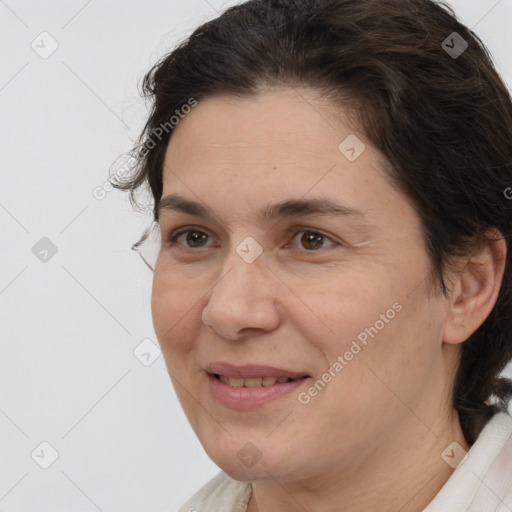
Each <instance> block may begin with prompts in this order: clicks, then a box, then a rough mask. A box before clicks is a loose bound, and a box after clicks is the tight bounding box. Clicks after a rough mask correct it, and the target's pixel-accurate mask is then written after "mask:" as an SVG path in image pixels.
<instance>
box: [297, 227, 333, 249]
mask: <svg viewBox="0 0 512 512" xmlns="http://www.w3.org/2000/svg"><path fill="white" fill-rule="evenodd" d="M326 238H327V237H326V236H325V235H322V233H318V232H317V231H304V232H303V234H302V236H301V237H300V242H301V244H302V246H303V247H304V248H305V249H307V250H317V249H321V248H322V246H323V243H324V242H325V240H326Z"/></svg>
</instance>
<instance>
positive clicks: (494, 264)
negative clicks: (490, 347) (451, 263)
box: [443, 230, 507, 344]
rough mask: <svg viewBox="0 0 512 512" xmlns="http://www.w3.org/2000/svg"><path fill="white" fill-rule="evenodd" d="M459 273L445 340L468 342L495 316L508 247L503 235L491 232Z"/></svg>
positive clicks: (453, 291) (461, 266)
mask: <svg viewBox="0 0 512 512" xmlns="http://www.w3.org/2000/svg"><path fill="white" fill-rule="evenodd" d="M486 235H487V240H486V241H484V242H482V243H481V244H479V245H478V247H476V248H475V249H474V250H473V252H472V253H471V254H470V255H469V257H467V258H466V259H465V263H462V264H461V265H460V267H459V270H458V272H456V274H455V275H456V277H455V278H454V279H453V285H452V289H451V292H450V301H449V305H448V308H449V310H448V314H447V318H446V323H445V326H444V329H443V341H444V342H445V343H449V344H458V343H462V342H464V341H466V340H467V339H468V338H469V337H470V336H471V335H472V334H473V333H474V332H475V331H476V330H477V329H478V328H479V327H480V325H482V323H483V322H484V321H485V319H486V318H487V317H488V316H489V314H490V313H491V311H492V309H493V307H494V305H495V303H496V300H497V298H498V293H499V290H500V286H501V282H502V279H503V274H504V271H505V260H506V253H507V247H506V243H505V240H504V238H503V236H502V235H501V233H499V232H498V231H496V230H492V231H489V232H488V233H487V234H486Z"/></svg>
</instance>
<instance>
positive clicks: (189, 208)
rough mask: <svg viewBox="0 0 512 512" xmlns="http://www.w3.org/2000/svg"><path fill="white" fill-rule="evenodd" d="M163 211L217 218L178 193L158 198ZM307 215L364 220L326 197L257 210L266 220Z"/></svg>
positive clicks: (271, 204) (274, 205) (361, 213)
mask: <svg viewBox="0 0 512 512" xmlns="http://www.w3.org/2000/svg"><path fill="white" fill-rule="evenodd" d="M165 211H177V212H182V213H186V214H189V215H193V216H195V217H201V218H207V219H218V216H217V215H216V214H215V212H214V211H213V210H212V209H211V208H209V207H208V206H206V205H204V204H202V203H199V202H197V201H193V200H191V199H187V198H186V197H183V196H180V195H178V194H170V195H167V196H165V197H163V198H162V199H160V201H159V202H158V204H157V207H156V212H157V216H158V217H160V214H161V213H162V212H165ZM308 215H333V216H345V217H356V218H358V219H360V220H363V221H364V220H366V217H365V215H364V213H363V212H362V211H361V210H357V209H356V208H351V207H348V206H345V205H342V204H339V203H336V202H335V201H333V200H332V199H329V198H326V197H318V198H313V199H302V198H300V199H286V200H284V201H280V202H278V203H270V204H268V205H267V206H266V207H264V208H263V209H262V210H261V211H260V212H259V218H260V219H261V220H264V221H267V222H268V221H272V220H277V219H282V218H285V217H303V216H308Z"/></svg>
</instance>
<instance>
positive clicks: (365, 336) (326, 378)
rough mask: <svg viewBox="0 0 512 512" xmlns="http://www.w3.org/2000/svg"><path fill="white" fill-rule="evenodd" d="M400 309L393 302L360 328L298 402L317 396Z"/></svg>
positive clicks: (306, 401) (299, 396)
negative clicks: (374, 319)
mask: <svg viewBox="0 0 512 512" xmlns="http://www.w3.org/2000/svg"><path fill="white" fill-rule="evenodd" d="M402 309H403V306H402V304H400V302H395V303H394V304H393V305H392V306H391V307H390V308H389V309H388V310H387V311H386V312H385V313H381V314H380V316H379V319H378V320H377V321H376V322H375V323H374V324H373V325H372V326H370V327H366V328H365V329H364V330H362V331H361V332H360V333H359V334H358V335H357V336H356V339H354V340H352V343H351V344H350V348H349V349H348V350H346V351H345V353H344V354H343V355H339V356H338V357H337V358H336V361H335V362H334V363H333V364H332V365H331V366H330V367H329V369H328V370H327V371H326V372H325V373H323V374H322V375H321V376H320V378H319V379H318V380H317V381H316V382H315V383H314V384H313V385H312V386H311V387H309V388H308V390H307V391H302V392H301V393H299V395H298V397H297V399H298V401H299V403H301V404H303V405H307V404H309V403H310V402H311V399H312V398H314V397H315V396H317V395H318V393H320V391H322V390H323V389H324V388H325V387H326V386H327V384H328V383H329V382H331V381H332V380H333V379H334V378H335V377H336V376H337V375H338V374H339V373H341V371H342V370H343V368H345V367H346V366H347V365H348V364H349V363H350V361H352V360H353V359H354V357H355V356H356V355H357V354H359V352H361V351H362V350H363V348H364V347H366V346H367V345H368V342H369V341H370V339H369V338H371V339H373V338H375V336H377V335H378V334H379V332H380V331H382V329H384V327H386V325H387V324H389V322H391V320H393V318H395V316H396V315H397V314H398V313H400V311H402ZM358 342H359V343H358Z"/></svg>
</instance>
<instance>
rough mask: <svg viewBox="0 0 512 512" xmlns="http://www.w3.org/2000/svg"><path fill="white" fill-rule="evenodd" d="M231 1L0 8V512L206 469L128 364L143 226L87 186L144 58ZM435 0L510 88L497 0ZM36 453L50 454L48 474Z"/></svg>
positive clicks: (144, 501)
mask: <svg viewBox="0 0 512 512" xmlns="http://www.w3.org/2000/svg"><path fill="white" fill-rule="evenodd" d="M235 3H236V2H233V1H228V2H222V1H221V0H208V1H207V0H166V1H163V0H153V1H151V2H143V1H142V0H140V1H137V2H135V1H126V0H125V1H120V0H118V1H114V0H107V1H100V0H89V1H86V0H71V1H66V2H65V1H63V0H62V1H55V0H52V1H45V2H36V1H35V0H33V1H28V0H5V1H4V0H0V52H1V60H0V62H1V66H0V116H1V117H0V123H1V137H0V162H1V169H2V174H1V175H2V184H1V187H0V232H1V234H0V249H1V255H2V265H0V325H1V328H2V340H1V358H0V510H2V511H4V512H12V511H23V512H32V511H34V512H35V511H37V512H46V511H51V512H58V511H64V510H65V511H67V512H85V511H97V510H100V511H104V512H114V511H124V512H135V511H137V512H140V511H143V510H144V511H147V512H163V511H175V510H177V508H178V507H179V506H180V505H181V504H182V503H183V502H184V501H185V500H186V499H187V498H188V497H189V496H190V495H191V494H192V493H193V492H194V491H195V490H197V489H198V488H199V487H200V486H201V485H202V484H203V483H204V482H206V481H207V480H208V479H209V478H211V477H212V476H213V475H214V474H216V472H217V471H218V469H217V467H216V466H215V465H214V464H213V463H212V462H211V461H210V460H209V459H208V458H207V457H206V455H205V454H204V452H203V450H202V448H201V446H200V444H199V442H198V441H197V439H196V438H195V435H194V434H193V432H192V430H191V428H190V427H189V425H188V423H187V420H186V418H185V416H184V414H183V413H182V411H181V409H180V406H179V404H178V402H177V399H176V396H175V393H174V391H173V389H172V386H171V383H170V379H169V376H168V374H167V373H166V371H165V365H164V361H163V358H162V357H161V356H160V357H158V358H157V359H156V360H154V361H153V362H152V364H150V365H148V366H145V365H144V364H143V363H142V362H141V361H140V360H139V359H137V358H136V357H135V355H134V353H133V351H134V349H135V348H136V347H137V346H138V345H139V344H140V343H141V342H142V341H143V340H145V339H147V338H149V339H150V340H152V341H153V342H154V343H156V338H155V335H154V331H153V328H152V324H151V314H150V292H151V278H152V275H151V272H150V271H149V269H147V268H146V267H145V266H144V265H143V263H142V262H141V261H140V260H139V259H138V257H137V255H136V254H135V253H134V252H133V251H131V250H130V246H131V244H132V243H133V242H134V241H135V240H136V239H137V238H138V237H139V235H140V233H141V231H142V229H143V228H144V227H145V225H146V224H147V222H148V220H149V217H147V216H144V215H141V214H136V213H134V212H133V211H132V210H131V207H130V204H129V203H128V200H127V197H126V195H124V194H122V193H120V192H118V191H112V192H109V193H107V194H106V195H105V197H104V198H103V199H101V200H99V199H96V198H95V197H94V195H93V190H94V189H95V188H96V187H101V186H102V185H103V184H104V183H105V182H106V180H107V176H108V174H107V173H108V168H109V166H110V165H111V164H112V162H113V161H114V160H115V158H116V157H118V156H119V155H120V154H122V153H123V152H124V151H127V150H128V149H129V148H130V145H131V141H132V140H133V139H134V138H135V137H136V136H137V134H138V131H139V129H140V128H141V127H142V125H143V122H144V116H145V114H146V109H145V106H144V103H143V101H142V100H141V99H140V97H139V95H138V92H137V84H138V83H139V82H140V80H141V78H142V76H143V75H144V73H145V72H146V71H147V70H148V69H149V67H150V65H151V64H152V63H154V62H155V61H156V59H157V58H159V57H160V56H161V55H163V53H165V52H166V51H167V50H169V49H171V48H172V47H173V46H174V45H175V44H176V43H177V42H178V41H181V40H182V39H183V38H185V37H186V36H187V35H188V34H189V33H190V32H191V30H192V29H193V28H194V27H196V26H197V25H199V24H200V23H203V22H205V21H207V20H208V19H211V18H213V17H215V16H216V15H217V12H221V11H222V9H223V8H225V7H227V6H229V5H233V4H235ZM451 4H452V5H453V7H454V8H455V9H456V12H457V13H458V15H459V16H460V17H461V19H462V20H463V21H464V22H465V23H466V24H468V25H469V26H471V27H474V29H475V31H476V32H477V34H479V35H480V36H481V37H482V39H483V40H484V41H485V42H486V44H487V45H488V47H489V48H490V50H491V52H492V54H493V56H494V58H495V61H496V63H497V65H498V68H499V70H500V72H501V74H502V76H503V77H504V78H505V80H506V81H507V82H508V83H509V84H512V52H511V49H512V36H511V34H510V22H511V21H512V0H501V1H496V0H457V1H453V2H451ZM43 31H46V32H48V33H49V34H50V35H51V38H53V39H54V40H55V41H56V42H57V43H58V45H59V46H58V48H57V50H56V51H55V52H54V53H53V54H52V55H51V56H49V57H48V58H47V59H43V58H41V57H40V56H39V54H38V53H36V51H34V50H33V49H32V48H31V44H32V42H33V41H35V42H34V45H35V46H36V45H37V46H36V47H37V48H39V50H38V51H40V52H43V51H48V50H49V49H51V44H55V43H52V40H51V39H49V37H48V36H40V34H41V32H43ZM447 36H448V34H447ZM440 43H441V41H440ZM510 186H512V183H511V184H510ZM43 237H47V238H49V239H50V240H51V242H52V243H53V244H54V245H55V246H56V247H57V253H56V254H55V255H54V256H53V257H50V256H51V253H49V254H48V256H47V259H48V261H46V262H42V261H40V260H39V259H38V258H36V256H35V255H34V254H33V252H32V248H33V247H34V245H35V244H36V243H38V241H39V240H40V239H41V238H43ZM41 250H44V248H43V249H41ZM40 257H44V253H42V254H40ZM146 343H147V342H146ZM142 352H147V350H146V349H144V350H142ZM148 357H150V356H145V358H146V360H147V358H148ZM151 357H152V356H151ZM142 360H143V362H146V363H147V361H146V360H145V359H144V357H143V358H142ZM42 442H47V443H49V444H50V445H51V446H52V447H53V448H54V449H55V450H56V451H57V452H58V458H57V459H56V460H55V462H54V463H53V464H52V465H51V466H50V467H48V469H42V467H40V465H41V464H43V465H44V464H45V462H46V463H49V462H51V451H50V449H49V448H48V447H47V446H45V445H42V446H41V443H42ZM31 454H32V455H31Z"/></svg>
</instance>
